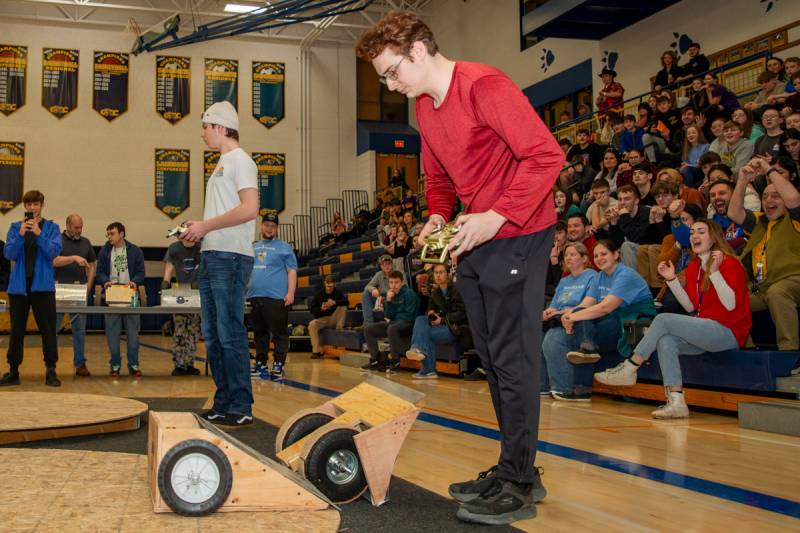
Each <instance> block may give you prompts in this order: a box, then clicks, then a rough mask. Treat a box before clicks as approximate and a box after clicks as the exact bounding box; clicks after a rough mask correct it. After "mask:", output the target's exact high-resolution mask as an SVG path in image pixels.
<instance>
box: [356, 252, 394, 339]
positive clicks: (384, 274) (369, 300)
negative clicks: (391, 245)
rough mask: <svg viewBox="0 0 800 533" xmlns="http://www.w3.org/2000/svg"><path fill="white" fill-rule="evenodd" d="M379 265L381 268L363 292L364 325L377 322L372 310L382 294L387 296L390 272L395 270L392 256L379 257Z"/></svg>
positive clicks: (362, 310) (362, 311)
mask: <svg viewBox="0 0 800 533" xmlns="http://www.w3.org/2000/svg"><path fill="white" fill-rule="evenodd" d="M378 266H379V267H380V268H381V269H380V270H379V271H378V272H377V273H376V274H375V275H374V276H372V279H371V280H369V283H367V286H366V287H364V292H363V293H361V313H362V315H363V317H364V327H367V325H369V324H374V323H375V317H374V315H373V312H372V310H373V309H374V308H375V302H376V301H377V299H378V298H380V297H381V296H386V293H387V292H388V291H389V274H390V273H391V272H392V270H394V267H393V263H392V256H391V255H389V254H383V255H382V256H381V257H380V259H378Z"/></svg>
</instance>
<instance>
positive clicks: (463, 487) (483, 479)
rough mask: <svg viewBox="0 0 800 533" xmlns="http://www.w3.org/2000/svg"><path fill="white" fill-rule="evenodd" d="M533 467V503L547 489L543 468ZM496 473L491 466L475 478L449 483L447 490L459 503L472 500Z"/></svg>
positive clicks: (539, 498)
mask: <svg viewBox="0 0 800 533" xmlns="http://www.w3.org/2000/svg"><path fill="white" fill-rule="evenodd" d="M533 469H534V470H535V471H536V477H535V478H534V480H533V484H532V485H533V489H532V490H533V501H534V503H539V502H540V501H542V500H544V499H545V497H546V496H547V489H545V488H544V485H543V484H542V474H544V468H542V467H541V466H534V467H533ZM496 474H497V466H493V467H491V468H490V469H489V470H486V471H485V472H481V473H480V474H478V477H477V478H476V479H473V480H471V481H464V482H461V483H453V484H452V485H450V487H449V488H448V489H447V491H448V492H449V493H450V496H452V497H453V499H454V500H456V501H459V502H461V503H466V502H468V501H472V500H474V499H475V498H477V497H478V496H480V494H481V492H483V491H484V490H486V489H487V488H489V485H491V483H492V480H494V479H495V475H496Z"/></svg>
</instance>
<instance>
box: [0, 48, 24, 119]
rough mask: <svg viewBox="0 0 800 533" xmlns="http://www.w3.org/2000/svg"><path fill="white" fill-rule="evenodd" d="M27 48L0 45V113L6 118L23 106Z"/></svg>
mask: <svg viewBox="0 0 800 533" xmlns="http://www.w3.org/2000/svg"><path fill="white" fill-rule="evenodd" d="M27 73H28V47H27V46H13V45H9V44H0V113H3V114H4V115H6V116H8V115H10V114H11V113H13V112H14V111H16V110H17V109H19V108H20V107H22V106H24V105H25V80H26V76H27Z"/></svg>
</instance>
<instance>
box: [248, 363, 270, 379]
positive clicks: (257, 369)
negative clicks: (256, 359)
mask: <svg viewBox="0 0 800 533" xmlns="http://www.w3.org/2000/svg"><path fill="white" fill-rule="evenodd" d="M265 369H266V370H268V369H267V365H265V364H264V363H256V364H254V365H253V366H251V367H250V375H251V376H253V377H254V378H257V377H259V376H260V375H261V371H262V370H265Z"/></svg>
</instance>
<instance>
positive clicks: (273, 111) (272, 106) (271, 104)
mask: <svg viewBox="0 0 800 533" xmlns="http://www.w3.org/2000/svg"><path fill="white" fill-rule="evenodd" d="M285 90H286V65H285V64H283V63H261V62H255V61H254V62H253V116H254V117H256V120H257V121H259V122H260V123H261V124H263V125H264V126H266V127H267V128H271V127H272V126H274V125H275V124H277V123H278V122H280V121H281V120H283V117H284V112H285V110H284V106H285V104H284V102H285V100H286V98H285Z"/></svg>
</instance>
